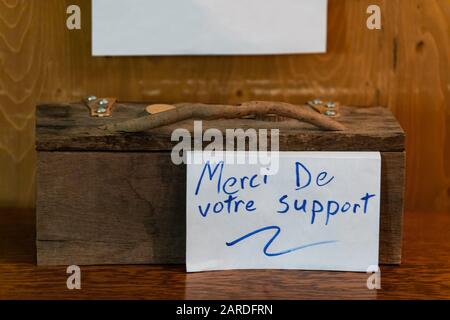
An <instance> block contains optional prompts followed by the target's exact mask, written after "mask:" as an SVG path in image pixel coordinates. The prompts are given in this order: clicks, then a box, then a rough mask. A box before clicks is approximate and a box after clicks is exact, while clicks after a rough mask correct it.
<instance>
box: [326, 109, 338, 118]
mask: <svg viewBox="0 0 450 320" xmlns="http://www.w3.org/2000/svg"><path fill="white" fill-rule="evenodd" d="M336 114H337V113H336V111H334V110H327V111H325V115H326V116H328V117H334V116H335V115H336Z"/></svg>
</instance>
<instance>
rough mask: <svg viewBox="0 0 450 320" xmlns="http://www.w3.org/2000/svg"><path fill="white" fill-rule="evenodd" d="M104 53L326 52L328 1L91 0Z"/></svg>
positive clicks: (96, 44) (97, 42)
mask: <svg viewBox="0 0 450 320" xmlns="http://www.w3.org/2000/svg"><path fill="white" fill-rule="evenodd" d="M92 11H93V15H92V17H93V20H92V36H93V45H92V52H93V55H95V56H98V55H100V56H102V55H114V56H116V55H119V56H120V55H125V56H129V55H180V54H181V55H187V54H189V55H191V54H194V55H195V54H280V53H322V52H325V51H326V33H327V0H264V1H261V0H214V1H211V0H170V1H166V0H133V1H129V0H93V1H92Z"/></svg>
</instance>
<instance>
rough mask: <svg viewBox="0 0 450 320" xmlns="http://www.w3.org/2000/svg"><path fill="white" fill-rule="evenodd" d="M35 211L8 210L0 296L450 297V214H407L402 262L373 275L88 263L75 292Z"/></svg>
mask: <svg viewBox="0 0 450 320" xmlns="http://www.w3.org/2000/svg"><path fill="white" fill-rule="evenodd" d="M34 221H35V215H34V211H32V210H17V209H14V210H6V209H2V210H0V299H433V298H434V299H450V213H426V212H417V213H410V212H408V213H406V214H405V230H404V242H403V246H404V247H403V248H404V251H403V263H402V265H401V266H382V267H381V286H382V289H381V290H368V289H367V287H366V281H367V278H368V274H365V273H345V272H315V271H314V272H313V271H279V270H257V271H226V272H205V273H193V274H188V273H186V272H185V269H184V266H183V265H177V266H150V265H141V266H90V267H81V287H82V288H81V290H68V289H67V287H66V280H67V274H66V268H65V267H37V266H36V254H35V222H34Z"/></svg>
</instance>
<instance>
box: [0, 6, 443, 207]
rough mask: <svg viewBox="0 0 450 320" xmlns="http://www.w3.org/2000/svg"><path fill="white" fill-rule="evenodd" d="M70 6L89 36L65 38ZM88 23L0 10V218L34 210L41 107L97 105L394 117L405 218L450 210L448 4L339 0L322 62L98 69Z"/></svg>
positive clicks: (173, 60) (216, 59)
mask: <svg viewBox="0 0 450 320" xmlns="http://www.w3.org/2000/svg"><path fill="white" fill-rule="evenodd" d="M70 4H78V5H80V6H81V10H82V30H77V31H69V30H67V29H66V27H65V19H66V8H67V6H68V5H70ZM371 4H378V5H380V6H381V9H382V18H383V21H382V23H383V29H382V30H380V31H371V30H368V29H367V28H366V19H367V17H368V16H367V14H366V9H367V7H368V6H369V5H371ZM90 13H91V8H90V1H89V0H70V1H69V0H0V206H21V207H33V206H34V198H35V196H34V194H35V179H34V176H35V160H36V154H35V152H34V107H35V105H36V104H37V102H43V101H44V102H45V101H48V102H67V101H78V100H80V99H81V98H82V97H84V96H86V95H88V94H91V93H93V94H96V95H98V96H114V97H117V98H118V99H119V100H122V101H124V100H128V101H137V100H148V101H153V102H155V103H166V102H169V103H170V102H174V101H176V102H182V101H192V102H197V101H198V102H204V103H237V102H241V101H247V100H281V101H286V102H292V103H303V102H305V101H306V100H308V99H310V98H313V97H318V96H319V97H323V98H324V99H334V100H338V101H340V102H342V103H343V104H347V105H386V106H388V107H389V108H390V109H391V110H392V111H393V112H394V114H395V115H396V116H397V117H398V119H399V121H400V123H401V125H402V126H403V128H404V129H405V130H406V133H407V136H408V140H407V150H408V159H407V170H408V179H407V208H409V209H416V210H424V211H428V210H441V211H448V210H449V209H450V141H449V139H450V125H449V122H450V112H449V109H448V108H449V105H450V59H449V56H450V37H449V30H450V26H449V24H450V2H449V1H448V0H330V1H329V19H328V20H329V31H328V36H329V39H328V53H327V54H324V55H283V56H258V57H255V56H245V57H221V56H202V57H125V58H120V57H114V58H111V57H103V58H98V57H97V58H94V57H91V54H90V49H91V42H90V37H91V33H90V31H91V22H90ZM290 36H291V37H293V38H295V30H293V32H292V34H291V35H290Z"/></svg>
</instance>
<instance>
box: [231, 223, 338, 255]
mask: <svg viewBox="0 0 450 320" xmlns="http://www.w3.org/2000/svg"><path fill="white" fill-rule="evenodd" d="M267 230H275V234H274V235H273V237H272V238H270V240H269V241H268V242H267V244H266V245H265V246H264V250H263V252H264V254H265V255H266V256H268V257H276V256H281V255H284V254H288V253H291V252H294V251H297V250H301V249H305V248H309V247H314V246H320V245H323V244H330V243H336V242H338V241H337V240H330V241H320V242H314V243H309V244H305V245H302V246H299V247H295V248H292V249H287V250H284V251H280V252H268V250H269V247H270V245H271V244H272V242H273V241H274V240H275V239H276V238H277V237H278V236H279V234H280V233H281V228H280V227H278V226H268V227H264V228H261V229H258V230H255V231H252V232H250V233H247V234H246V235H244V236H242V237H240V238H237V239H236V240H233V241H231V242H227V243H226V245H227V246H228V247H231V246H234V245H235V244H238V243H239V242H241V241H243V240H245V239H247V238H250V237H252V236H254V235H255V234H258V233H260V232H264V231H267Z"/></svg>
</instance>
